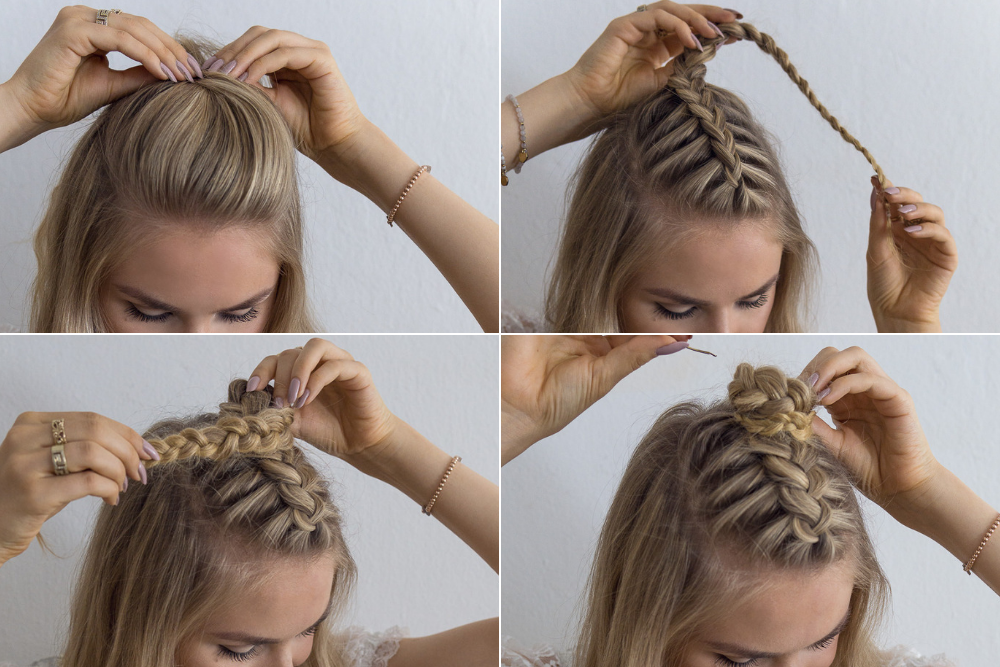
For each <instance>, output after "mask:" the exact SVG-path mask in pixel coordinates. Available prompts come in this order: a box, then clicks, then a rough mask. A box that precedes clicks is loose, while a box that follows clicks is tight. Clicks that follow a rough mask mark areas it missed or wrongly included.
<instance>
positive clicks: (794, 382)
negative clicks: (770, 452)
mask: <svg viewBox="0 0 1000 667" xmlns="http://www.w3.org/2000/svg"><path fill="white" fill-rule="evenodd" d="M729 402H730V403H732V405H733V410H734V414H733V418H734V419H735V420H736V421H737V422H738V423H739V424H740V425H741V426H742V427H743V428H745V429H746V430H747V431H748V432H749V433H751V434H753V435H763V436H768V437H770V436H775V435H777V434H779V433H781V432H783V431H785V432H787V433H788V434H789V435H791V436H792V437H793V438H795V439H796V440H802V441H805V440H808V439H809V438H810V437H812V433H813V432H812V420H813V417H815V416H816V411H815V410H813V407H814V406H815V405H816V393H815V392H814V391H813V390H812V387H810V386H809V385H807V384H806V383H805V382H803V381H802V380H799V379H796V378H789V377H787V376H786V375H785V373H784V372H783V371H781V369H779V368H775V367H774V366H760V367H757V368H755V367H754V366H751V365H750V364H746V363H744V364H740V365H739V366H738V367H737V368H736V373H735V374H734V376H733V381H732V382H730V383H729Z"/></svg>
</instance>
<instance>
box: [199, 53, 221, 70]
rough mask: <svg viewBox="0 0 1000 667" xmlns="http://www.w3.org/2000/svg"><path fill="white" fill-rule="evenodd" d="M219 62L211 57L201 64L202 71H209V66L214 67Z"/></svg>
mask: <svg viewBox="0 0 1000 667" xmlns="http://www.w3.org/2000/svg"><path fill="white" fill-rule="evenodd" d="M216 60H218V58H216V57H215V56H209V57H208V58H206V59H205V62H203V63H202V64H201V69H202V71H204V70H207V69H208V68H209V66H211V65H214V64H215V61H216Z"/></svg>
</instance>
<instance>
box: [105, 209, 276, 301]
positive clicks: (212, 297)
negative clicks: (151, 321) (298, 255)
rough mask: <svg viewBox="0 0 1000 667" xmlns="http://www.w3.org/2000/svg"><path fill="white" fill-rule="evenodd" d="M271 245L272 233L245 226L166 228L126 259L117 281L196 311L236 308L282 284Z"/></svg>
mask: <svg viewBox="0 0 1000 667" xmlns="http://www.w3.org/2000/svg"><path fill="white" fill-rule="evenodd" d="M268 242H269V239H268V236H267V235H266V233H263V232H261V231H258V230H253V229H248V228H246V227H242V226H227V227H223V228H222V229H218V230H213V231H204V230H201V229H197V228H196V227H194V226H193V225H185V224H180V225H176V226H170V227H166V228H163V229H162V231H160V232H158V233H156V234H153V235H151V237H150V238H149V239H148V240H147V241H146V242H145V243H142V244H140V245H138V246H136V247H135V248H134V249H133V250H131V251H130V252H129V253H128V254H127V256H125V257H124V258H122V261H121V263H120V264H119V265H118V266H117V267H116V268H115V270H114V271H113V272H112V282H114V283H115V284H119V285H127V286H129V287H132V288H134V289H138V290H140V291H142V292H144V293H146V294H149V295H151V296H154V297H156V298H158V299H160V300H162V301H165V302H167V303H170V304H174V305H177V306H178V307H184V308H185V309H186V310H190V311H193V312H195V311H206V312H211V311H214V310H217V309H223V308H230V307H232V306H233V305H234V304H237V303H240V302H241V301H244V300H245V299H247V298H248V297H249V296H251V295H253V294H256V293H259V292H260V291H262V290H264V289H267V288H268V287H271V286H273V285H274V283H275V281H276V280H277V276H278V271H279V267H278V263H277V260H276V259H275V258H274V255H273V253H272V252H271V250H270V249H269V247H268Z"/></svg>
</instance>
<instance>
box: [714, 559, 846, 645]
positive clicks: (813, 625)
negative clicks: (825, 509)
mask: <svg viewBox="0 0 1000 667" xmlns="http://www.w3.org/2000/svg"><path fill="white" fill-rule="evenodd" d="M758 576H759V577H760V584H761V589H760V590H759V592H758V593H757V594H755V595H752V596H750V597H749V598H748V599H746V600H742V601H740V602H738V603H737V604H734V605H732V606H730V607H728V608H727V609H725V610H723V611H722V613H721V614H719V615H718V616H717V617H716V618H715V619H714V620H712V621H711V622H709V623H707V624H706V625H705V626H704V627H703V628H702V629H701V632H700V633H699V637H700V639H701V640H702V641H704V642H707V643H711V642H715V643H720V644H731V645H737V646H745V647H749V648H752V649H754V650H756V651H761V652H766V653H778V654H786V653H792V652H796V651H800V650H802V649H803V648H806V647H808V646H810V645H812V644H813V643H815V642H816V641H818V640H820V639H822V638H824V637H825V636H826V635H827V634H828V633H829V632H830V631H831V630H833V629H835V628H836V627H837V625H838V624H839V623H840V622H841V621H842V620H843V619H844V616H845V614H846V613H847V610H848V609H849V608H850V602H851V595H852V593H853V590H854V579H855V568H854V565H853V563H849V562H847V561H845V562H842V563H837V564H834V565H829V566H826V567H822V568H819V569H818V570H815V571H800V570H774V571H769V572H766V573H761V574H759V575H758Z"/></svg>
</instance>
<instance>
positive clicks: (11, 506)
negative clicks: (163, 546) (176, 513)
mask: <svg viewBox="0 0 1000 667" xmlns="http://www.w3.org/2000/svg"><path fill="white" fill-rule="evenodd" d="M55 419H62V420H63V423H64V432H65V434H66V445H65V452H64V454H65V458H66V466H67V470H68V473H67V474H64V475H56V474H55V468H54V464H53V461H52V453H51V447H52V445H53V444H54V442H55V441H54V436H53V433H52V421H53V420H55ZM153 458H159V456H158V455H156V450H154V449H153V448H152V446H151V445H149V444H148V443H146V441H145V440H143V439H142V437H141V436H140V435H139V434H138V433H136V432H135V431H133V430H132V429H131V428H129V427H128V426H125V425H124V424H120V423H118V422H116V421H113V420H111V419H108V418H107V417H102V416H101V415H98V414H94V413H92V412H64V413H51V412H25V413H23V414H21V415H19V416H18V417H17V419H16V420H15V421H14V425H13V426H12V427H11V429H10V431H8V433H7V437H6V438H4V441H3V443H2V444H0V564H2V563H4V562H6V561H8V560H10V559H11V558H13V557H14V556H17V555H18V554H20V553H21V552H23V551H24V550H25V549H27V548H28V545H30V544H31V541H32V540H33V539H35V537H36V536H37V535H38V532H39V531H40V530H41V528H42V524H43V523H45V522H46V521H47V520H48V519H49V518H50V517H52V516H53V515H55V514H56V513H57V512H59V511H60V510H61V509H62V508H63V507H65V506H66V505H67V504H69V503H70V502H72V501H74V500H76V499H78V498H83V497H84V496H96V497H98V498H103V499H104V502H106V503H108V504H109V505H117V504H118V494H119V493H121V492H122V491H124V490H125V489H126V488H127V487H128V481H127V477H131V478H132V479H134V480H136V481H141V482H143V483H145V481H146V469H145V466H144V465H143V463H142V460H143V459H145V460H147V461H148V460H150V459H153Z"/></svg>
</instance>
